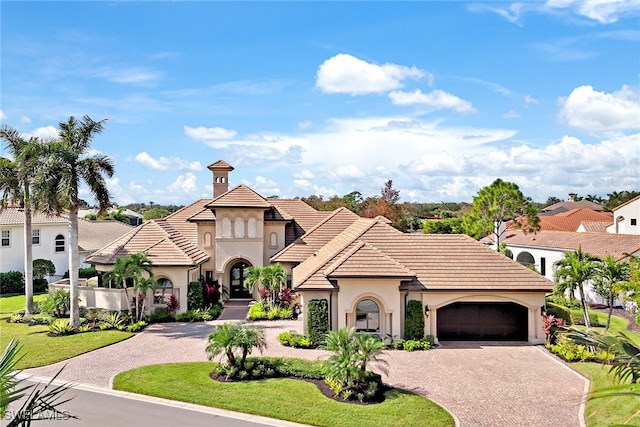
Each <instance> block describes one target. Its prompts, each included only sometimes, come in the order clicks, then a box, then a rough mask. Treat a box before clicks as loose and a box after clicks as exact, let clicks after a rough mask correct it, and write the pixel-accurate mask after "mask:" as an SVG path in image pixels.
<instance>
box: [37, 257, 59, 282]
mask: <svg viewBox="0 0 640 427" xmlns="http://www.w3.org/2000/svg"><path fill="white" fill-rule="evenodd" d="M32 264H33V282H34V287H35V282H36V280H40V279H44V278H45V277H47V276H53V275H54V274H56V266H55V265H54V264H53V262H51V261H50V260H48V259H42V258H38V259H34V260H33V263H32ZM45 283H46V280H45Z"/></svg>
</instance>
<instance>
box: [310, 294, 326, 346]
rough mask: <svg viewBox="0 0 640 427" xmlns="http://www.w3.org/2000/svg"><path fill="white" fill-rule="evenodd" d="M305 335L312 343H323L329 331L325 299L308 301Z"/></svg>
mask: <svg viewBox="0 0 640 427" xmlns="http://www.w3.org/2000/svg"><path fill="white" fill-rule="evenodd" d="M308 311H309V313H308V314H309V319H308V320H307V337H309V340H310V341H311V343H312V344H313V345H320V344H323V343H324V342H325V340H326V335H327V332H329V302H328V301H327V300H326V299H312V300H311V301H309V307H308Z"/></svg>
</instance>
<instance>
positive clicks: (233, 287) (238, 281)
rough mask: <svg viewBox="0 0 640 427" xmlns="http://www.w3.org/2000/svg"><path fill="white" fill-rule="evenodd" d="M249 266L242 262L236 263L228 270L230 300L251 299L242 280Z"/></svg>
mask: <svg viewBox="0 0 640 427" xmlns="http://www.w3.org/2000/svg"><path fill="white" fill-rule="evenodd" d="M249 267H251V265H249V264H247V263H246V262H244V261H239V262H236V263H235V264H233V265H232V266H231V269H230V270H229V297H230V298H252V294H251V292H249V291H247V290H246V289H245V287H244V279H245V277H246V276H247V269H248V268H249Z"/></svg>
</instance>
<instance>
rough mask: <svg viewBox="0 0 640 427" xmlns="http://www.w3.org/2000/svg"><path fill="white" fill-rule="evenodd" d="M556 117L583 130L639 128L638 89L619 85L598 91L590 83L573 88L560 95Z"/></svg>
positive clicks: (595, 131)
mask: <svg viewBox="0 0 640 427" xmlns="http://www.w3.org/2000/svg"><path fill="white" fill-rule="evenodd" d="M560 106H561V110H560V113H559V119H560V120H561V121H562V122H564V123H567V124H568V125H570V126H573V127H575V128H578V129H582V130H584V131H587V132H594V133H599V132H612V131H624V130H636V129H640V90H639V89H638V88H632V87H630V86H626V85H625V86H622V88H621V89H620V90H619V91H616V92H613V93H606V92H598V91H595V90H594V89H593V87H591V86H580V87H577V88H575V89H574V90H573V91H572V92H571V94H570V95H569V96H568V97H567V98H561V99H560Z"/></svg>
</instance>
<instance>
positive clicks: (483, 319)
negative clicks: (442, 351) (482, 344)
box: [437, 302, 527, 341]
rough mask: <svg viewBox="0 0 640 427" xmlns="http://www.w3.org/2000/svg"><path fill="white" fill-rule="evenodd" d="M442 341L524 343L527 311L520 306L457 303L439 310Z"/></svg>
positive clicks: (525, 339)
mask: <svg viewBox="0 0 640 427" xmlns="http://www.w3.org/2000/svg"><path fill="white" fill-rule="evenodd" d="M437 326H438V339H439V340H442V341H483V340H485V341H489V340H490V341H527V308H526V307H523V306H521V305H519V304H514V303H510V302H505V303H499V302H498V303H488V302H487V303H484V302H480V303H478V302H457V303H454V304H450V305H447V306H444V307H442V308H439V309H438V325H437Z"/></svg>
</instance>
